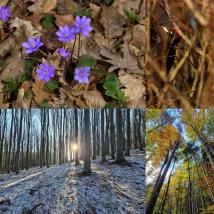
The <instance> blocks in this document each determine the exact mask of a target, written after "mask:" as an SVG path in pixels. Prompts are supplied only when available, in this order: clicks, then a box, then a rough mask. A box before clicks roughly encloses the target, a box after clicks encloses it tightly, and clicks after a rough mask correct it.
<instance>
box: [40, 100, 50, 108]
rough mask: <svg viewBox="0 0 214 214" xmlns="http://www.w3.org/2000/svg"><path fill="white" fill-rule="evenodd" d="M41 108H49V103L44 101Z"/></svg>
mask: <svg viewBox="0 0 214 214" xmlns="http://www.w3.org/2000/svg"><path fill="white" fill-rule="evenodd" d="M40 108H49V105H48V101H47V100H42V102H41V103H40Z"/></svg>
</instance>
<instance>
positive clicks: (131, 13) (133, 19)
mask: <svg viewBox="0 0 214 214" xmlns="http://www.w3.org/2000/svg"><path fill="white" fill-rule="evenodd" d="M124 13H125V14H126V16H127V18H128V19H129V21H130V22H131V23H132V24H137V23H139V21H140V17H139V16H138V15H137V14H136V13H135V12H134V11H131V10H128V9H124Z"/></svg>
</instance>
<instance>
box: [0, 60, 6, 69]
mask: <svg viewBox="0 0 214 214" xmlns="http://www.w3.org/2000/svg"><path fill="white" fill-rule="evenodd" d="M4 64H5V61H4V60H2V59H0V68H1V67H3V66H4Z"/></svg>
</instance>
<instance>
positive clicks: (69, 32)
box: [0, 11, 93, 84]
mask: <svg viewBox="0 0 214 214" xmlns="http://www.w3.org/2000/svg"><path fill="white" fill-rule="evenodd" d="M0 18H1V11H0ZM90 23H91V19H90V18H87V17H86V16H83V17H82V18H81V17H79V16H77V17H76V19H75V22H74V26H72V27H71V26H68V25H65V26H61V27H60V28H59V31H57V32H56V35H57V36H58V39H59V41H61V42H70V41H71V40H72V39H74V38H75V36H76V34H81V35H83V36H86V37H87V36H89V34H90V32H91V31H92V30H93V28H92V27H91V26H90ZM41 46H43V43H42V42H41V37H40V36H37V37H30V38H29V39H28V42H23V43H22V47H23V48H24V49H25V53H27V54H31V53H33V52H35V51H37V50H38V49H39V48H40V47H41ZM57 53H58V54H59V55H60V56H61V57H63V58H65V59H67V60H68V59H70V57H71V53H70V52H69V51H67V50H66V49H64V48H58V49H57ZM54 70H55V67H54V66H51V65H49V63H48V62H45V63H42V64H41V65H40V66H39V68H38V69H37V70H36V73H37V74H38V75H39V77H38V79H39V80H44V81H45V82H48V81H49V80H50V79H51V78H53V77H54ZM89 72H90V67H89V66H88V67H85V68H80V67H78V68H76V69H75V76H74V79H75V80H76V81H78V82H79V83H86V84H87V83H89V77H90V73H89Z"/></svg>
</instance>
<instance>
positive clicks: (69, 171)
mask: <svg viewBox="0 0 214 214" xmlns="http://www.w3.org/2000/svg"><path fill="white" fill-rule="evenodd" d="M126 159H127V160H128V162H129V163H130V164H127V165H116V164H112V160H110V159H108V162H107V163H101V161H100V159H99V158H98V159H97V160H94V161H92V163H91V168H92V171H93V173H92V174H91V176H86V177H83V176H79V175H78V173H79V172H81V171H82V165H79V166H74V163H73V162H67V163H65V164H63V165H54V166H51V167H50V168H42V169H41V168H32V169H30V170H29V171H25V170H24V171H20V174H19V175H15V174H1V175H0V213H4V214H27V213H41V214H43V213H54V214H58V213H75V214H82V213H87V214H90V213H97V214H105V213H106V214H107V213H108V214H117V213H118V214H119V213H124V214H126V213H134V214H138V213H139V214H140V213H143V212H144V199H145V163H144V155H143V154H141V153H140V152H135V153H134V154H133V153H132V156H130V157H126Z"/></svg>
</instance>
